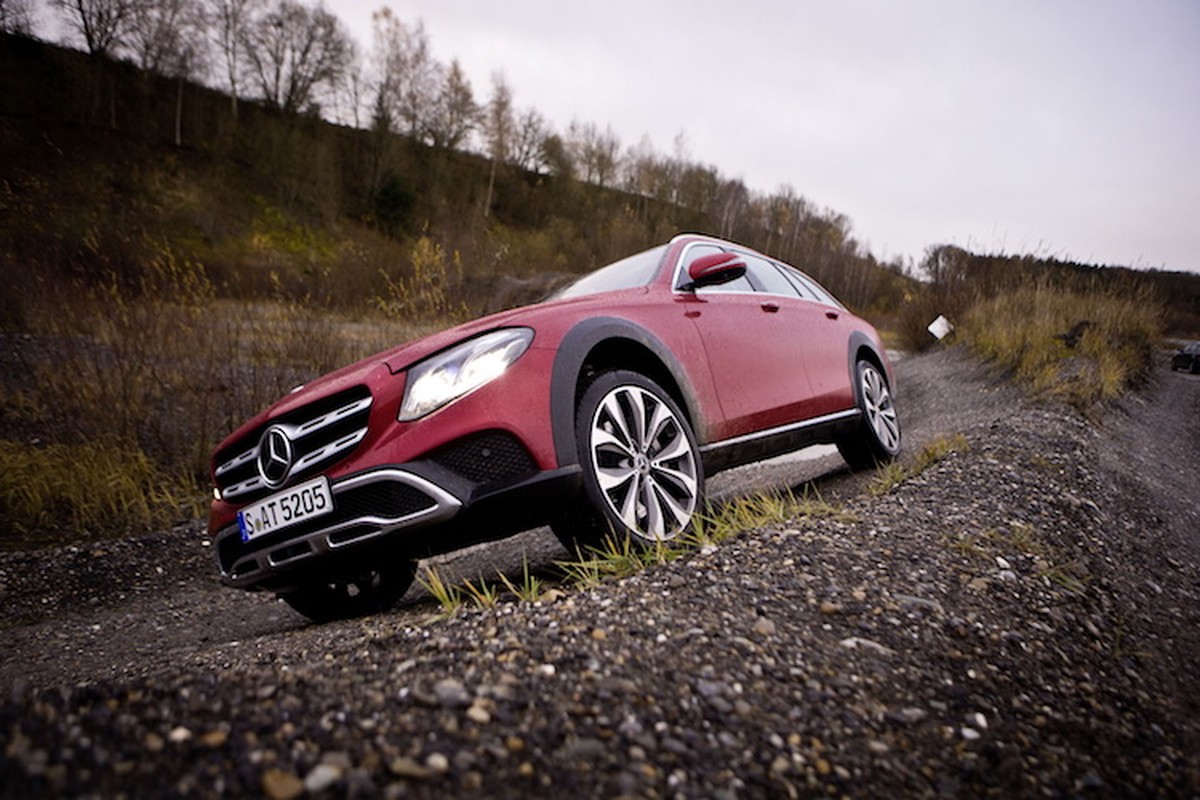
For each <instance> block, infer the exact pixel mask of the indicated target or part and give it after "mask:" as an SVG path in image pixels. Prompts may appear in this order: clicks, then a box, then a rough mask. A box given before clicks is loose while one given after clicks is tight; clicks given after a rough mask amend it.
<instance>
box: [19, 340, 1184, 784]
mask: <svg viewBox="0 0 1200 800" xmlns="http://www.w3.org/2000/svg"><path fill="white" fill-rule="evenodd" d="M897 373H898V379H897V383H898V395H899V400H900V402H901V404H902V405H901V413H902V421H903V423H904V425H905V429H906V443H905V459H906V460H911V459H912V458H913V457H914V456H915V455H916V454H917V453H919V452H920V450H921V449H922V447H923V446H924V445H925V444H927V443H929V442H931V441H933V440H935V439H937V438H939V437H948V436H955V435H958V434H961V435H963V436H964V437H965V439H966V441H967V443H968V447H967V448H966V449H964V450H960V451H958V452H955V453H953V454H951V455H950V456H948V457H946V458H945V459H943V460H941V461H939V462H937V463H935V464H934V465H933V466H932V467H930V468H928V469H926V470H925V471H923V472H921V473H919V474H916V475H915V476H913V477H910V478H909V479H908V480H906V481H904V482H903V483H901V484H900V485H898V486H896V487H895V488H893V489H892V490H891V491H890V492H888V493H886V494H883V495H881V496H873V495H871V494H870V493H869V492H868V491H867V483H868V480H869V478H870V476H868V475H853V474H850V473H848V472H846V470H845V468H844V466H843V465H842V463H841V461H840V459H839V458H838V457H837V456H836V455H832V454H828V453H825V454H823V455H818V457H816V458H805V459H796V458H790V459H780V460H776V461H773V462H770V463H768V464H765V465H758V466H755V467H751V468H747V469H743V470H738V471H734V472H731V473H727V474H724V475H722V476H720V477H719V478H718V479H716V480H714V481H713V482H712V485H711V487H710V488H711V489H712V490H713V492H714V493H715V494H717V495H719V496H723V497H729V496H736V495H737V494H739V493H742V492H746V491H750V490H754V489H759V488H769V487H781V486H786V487H794V488H797V489H799V490H802V491H803V490H807V491H810V492H813V491H816V492H819V493H820V495H821V497H822V498H824V499H825V500H827V501H830V502H831V503H833V504H834V505H836V506H837V508H838V509H839V510H840V513H839V514H838V515H837V516H835V517H832V518H822V519H795V520H792V521H790V522H788V523H787V524H783V525H778V526H773V527H770V528H765V529H759V530H752V531H747V532H745V533H743V534H741V535H739V536H737V537H735V538H733V539H730V540H727V541H725V542H723V543H722V544H720V545H719V546H717V547H709V548H705V549H703V550H701V551H698V552H694V553H692V554H690V555H688V556H685V557H683V558H681V559H679V560H677V561H674V562H672V563H670V564H667V565H663V566H657V567H653V568H651V569H649V570H647V571H645V572H643V573H641V574H638V575H635V576H633V577H630V578H626V579H623V580H620V581H610V582H606V583H603V584H601V585H600V586H598V587H596V588H591V589H580V588H573V589H567V590H565V591H561V592H554V593H552V594H550V595H547V596H546V597H544V599H543V600H542V601H540V602H537V603H519V602H516V601H505V602H502V603H501V604H500V605H499V606H497V607H496V608H493V609H490V610H468V611H464V612H462V613H460V614H459V615H457V616H455V617H453V618H451V619H436V618H435V617H436V614H437V611H438V609H437V607H436V606H435V605H433V604H432V603H431V602H430V601H429V599H428V598H427V597H424V596H423V595H422V594H421V593H420V592H419V591H416V590H414V592H413V593H412V594H410V596H409V597H408V598H406V601H405V602H404V603H403V604H402V605H401V607H400V608H399V609H397V610H396V611H394V612H392V613H389V614H384V615H379V616H374V617H369V618H365V619H361V620H356V621H351V622H344V623H333V624H327V625H309V624H307V623H306V622H305V621H304V620H303V619H301V618H300V617H298V616H296V615H295V614H293V613H292V612H291V611H290V610H288V609H287V607H286V606H283V605H282V604H280V603H278V602H276V601H274V600H273V599H272V598H270V597H265V596H259V595H247V594H242V593H239V592H235V591H233V590H227V589H223V588H221V587H220V586H218V585H217V583H216V582H215V579H214V577H213V572H214V570H213V567H212V565H211V558H210V552H209V550H208V547H207V544H206V542H205V541H204V535H203V530H202V528H200V527H199V526H198V525H197V524H188V525H183V526H180V527H179V528H178V529H176V530H173V531H169V532H163V533H160V534H156V535H153V536H148V537H142V538H138V539H131V540H124V541H118V542H108V543H102V544H92V545H87V546H81V547H75V548H65V549H62V550H56V551H40V552H36V553H20V554H7V555H3V556H0V603H2V604H3V607H4V608H5V616H4V619H3V621H2V622H0V637H2V641H3V643H4V645H3V649H2V650H0V796H3V797H43V796H45V797H49V796H55V797H62V796H93V795H94V796H103V797H119V796H129V797H145V796H157V795H180V796H201V797H207V796H216V795H233V796H266V797H270V798H292V797H299V796H303V795H306V794H309V795H322V794H324V795H327V796H367V797H379V796H382V797H445V796H464V797H465V796H480V797H484V796H486V797H527V796H549V795H554V796H605V797H611V796H626V797H663V796H671V797H723V798H734V797H763V796H772V797H775V796H777V797H795V796H800V795H825V794H828V795H836V796H847V795H848V796H863V795H869V796H893V795H905V796H909V795H939V796H940V795H949V796H979V795H991V796H1003V797H1011V796H1016V795H1020V796H1028V795H1042V794H1045V795H1049V796H1062V795H1071V796H1075V795H1079V796H1097V797H1128V796H1160V797H1162V796H1167V797H1196V796H1197V795H1198V794H1200V692H1197V691H1196V688H1195V683H1196V672H1195V666H1194V665H1195V664H1196V663H1197V661H1198V660H1200V636H1198V633H1197V632H1198V631H1200V625H1198V623H1200V541H1198V539H1200V503H1198V502H1197V495H1196V486H1197V476H1198V475H1200V469H1198V466H1200V378H1196V377H1191V376H1185V375H1177V374H1174V373H1171V372H1169V371H1167V370H1166V369H1165V368H1164V369H1162V370H1161V371H1160V373H1159V374H1158V375H1156V376H1155V378H1154V380H1153V381H1152V384H1151V385H1150V386H1149V387H1148V388H1147V389H1146V390H1145V391H1144V392H1142V393H1139V394H1138V395H1135V396H1133V397H1130V398H1129V399H1127V400H1126V401H1124V402H1123V403H1121V404H1120V405H1119V406H1116V407H1113V408H1109V409H1105V410H1103V411H1102V412H1099V413H1097V414H1096V415H1095V418H1094V419H1091V420H1084V419H1082V418H1080V417H1079V416H1078V415H1077V414H1075V413H1074V412H1071V411H1069V410H1066V409H1063V408H1059V407H1057V406H1048V405H1044V404H1038V403H1033V402H1030V401H1028V400H1026V399H1025V398H1024V397H1023V396H1022V395H1021V394H1020V393H1019V392H1018V391H1017V390H1015V389H1014V388H1012V387H1011V386H1009V385H1007V384H1005V383H1003V382H1002V381H1000V380H999V379H997V378H996V377H995V376H993V375H991V374H990V373H989V372H988V371H987V370H986V369H985V368H983V367H981V366H979V365H978V364H976V363H975V362H973V361H972V360H970V359H969V358H967V357H966V356H964V355H963V354H961V353H960V352H958V351H956V350H945V351H940V352H937V353H934V354H931V355H925V356H920V357H914V358H908V359H904V360H902V361H901V362H900V363H899V364H898V366H897ZM523 555H524V556H527V557H528V558H529V559H530V560H531V562H532V563H534V564H535V565H539V564H541V565H546V564H550V563H552V562H553V561H554V560H555V559H558V558H561V557H562V556H563V555H564V554H563V553H562V551H561V550H559V549H558V546H557V545H556V544H555V542H554V540H553V538H552V537H550V536H549V535H548V534H547V533H546V532H544V531H534V532H530V533H526V534H523V535H522V536H520V537H517V538H515V539H510V540H508V541H507V542H504V543H500V544H499V545H490V546H487V547H481V548H474V549H472V550H471V551H468V552H465V553H461V554H456V555H455V556H453V557H450V558H447V559H443V560H442V561H441V563H440V569H442V570H443V571H444V572H445V573H446V574H448V575H450V576H452V577H453V576H458V577H475V576H476V575H478V574H480V573H482V574H483V575H485V576H488V575H490V574H493V573H494V571H495V570H497V569H502V570H507V571H514V570H516V569H518V568H519V565H520V563H521V559H522V557H523Z"/></svg>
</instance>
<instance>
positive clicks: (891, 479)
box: [867, 433, 971, 497]
mask: <svg viewBox="0 0 1200 800" xmlns="http://www.w3.org/2000/svg"><path fill="white" fill-rule="evenodd" d="M970 448H971V443H970V442H969V441H967V437H966V436H963V435H962V434H961V433H956V434H955V435H954V436H939V437H937V438H936V439H934V440H933V441H931V442H929V443H928V444H927V445H925V446H924V447H922V448H921V451H920V452H919V453H917V455H916V458H914V459H913V460H912V461H911V462H901V461H892V462H890V463H887V464H884V465H882V466H880V467H879V468H878V469H877V470H876V472H875V477H873V478H872V479H871V482H870V483H869V484H867V491H868V492H869V493H870V494H871V495H872V496H873V497H879V496H881V495H885V494H887V493H888V492H890V491H892V490H893V489H895V488H896V487H897V486H899V485H900V484H902V483H904V482H905V481H906V480H908V479H909V478H912V477H914V476H916V475H920V474H921V473H922V472H924V471H925V470H927V469H929V468H930V467H931V466H933V465H934V464H936V463H938V462H939V461H942V460H944V459H946V458H947V457H949V456H950V455H952V454H953V453H962V452H966V451H967V450H969V449H970Z"/></svg>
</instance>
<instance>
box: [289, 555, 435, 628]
mask: <svg viewBox="0 0 1200 800" xmlns="http://www.w3.org/2000/svg"><path fill="white" fill-rule="evenodd" d="M416 575H417V562H416V561H413V560H411V559H403V560H401V561H399V562H397V563H395V564H389V565H386V566H380V567H377V568H374V569H366V570H364V571H363V572H361V573H359V574H357V575H355V576H353V577H351V578H348V579H338V580H331V581H329V582H326V583H313V584H309V585H307V586H302V587H300V588H298V589H292V590H290V591H287V592H280V594H279V597H280V599H281V600H283V601H284V602H285V603H287V604H288V605H289V606H291V607H292V608H293V609H294V610H296V611H298V612H299V613H301V614H303V615H304V616H306V617H308V618H309V619H311V620H312V621H313V622H328V621H330V620H335V619H350V618H352V617H361V616H364V615H366V614H377V613H380V612H383V611H390V610H391V609H392V608H394V607H395V605H396V603H398V602H400V598H401V597H403V596H404V593H405V592H407V591H408V589H409V587H410V586H412V584H413V580H414V579H415V578H416Z"/></svg>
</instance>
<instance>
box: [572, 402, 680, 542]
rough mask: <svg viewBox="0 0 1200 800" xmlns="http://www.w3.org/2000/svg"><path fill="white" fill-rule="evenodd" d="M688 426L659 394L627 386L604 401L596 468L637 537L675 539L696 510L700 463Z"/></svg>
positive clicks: (593, 429) (594, 426)
mask: <svg viewBox="0 0 1200 800" xmlns="http://www.w3.org/2000/svg"><path fill="white" fill-rule="evenodd" d="M685 425H686V423H685V422H684V421H682V420H681V419H680V418H679V416H678V415H677V414H676V412H675V411H674V410H672V408H671V407H670V406H669V405H668V404H667V403H666V402H665V401H664V400H663V399H662V398H660V397H659V396H657V395H656V394H655V393H654V392H652V391H650V390H648V389H646V388H643V387H641V386H634V385H621V386H617V387H616V388H614V389H612V390H611V391H609V392H608V393H607V394H605V395H604V397H603V398H602V399H601V400H600V402H599V404H598V405H597V407H596V410H595V413H594V414H593V415H592V420H591V425H590V436H589V444H588V447H589V451H590V456H591V466H592V469H593V471H594V474H595V477H596V481H597V483H598V484H599V488H600V492H601V494H602V495H603V497H604V500H605V502H606V503H607V505H608V507H609V510H610V511H611V512H612V513H613V514H614V515H615V516H616V518H617V519H619V520H620V521H621V523H622V524H623V525H624V526H625V527H626V528H627V529H628V530H629V531H630V532H632V533H633V534H635V535H636V536H638V537H641V538H644V539H648V540H651V541H662V540H666V539H670V538H672V537H674V536H675V535H676V534H678V533H679V532H680V531H681V530H683V529H684V528H686V527H687V525H688V523H689V522H690V521H691V518H692V514H693V513H694V512H695V510H696V506H697V502H698V498H699V493H700V488H699V486H700V483H699V480H698V470H699V464H698V459H697V454H696V452H695V450H694V445H693V444H692V442H691V440H690V438H689V436H688V434H687V431H686V429H685V427H684V426H685Z"/></svg>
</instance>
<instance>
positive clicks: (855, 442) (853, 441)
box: [837, 359, 900, 470]
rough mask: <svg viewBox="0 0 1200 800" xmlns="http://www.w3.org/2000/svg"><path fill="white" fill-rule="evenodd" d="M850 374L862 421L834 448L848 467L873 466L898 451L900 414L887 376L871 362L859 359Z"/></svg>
mask: <svg viewBox="0 0 1200 800" xmlns="http://www.w3.org/2000/svg"><path fill="white" fill-rule="evenodd" d="M854 374H855V377H856V383H855V386H854V393H855V395H856V396H857V398H858V408H859V410H860V411H862V421H861V423H860V424H859V426H858V428H857V430H855V432H854V433H853V434H851V435H850V436H849V437H847V438H845V439H843V440H841V441H839V442H838V443H837V448H838V452H840V453H841V454H842V458H844V459H845V460H846V463H847V464H849V465H850V468H851V469H853V470H861V469H873V468H874V467H876V466H878V465H880V464H885V463H887V462H888V461H891V460H892V459H893V458H895V457H896V455H897V454H899V452H900V417H899V416H898V415H897V413H896V405H895V403H894V402H893V400H892V390H891V387H889V386H888V382H887V377H886V376H885V375H884V373H883V372H882V371H881V370H880V369H879V368H878V367H877V366H875V364H874V363H872V362H870V361H867V360H865V359H863V360H860V361H859V362H858V364H857V365H855V370H854Z"/></svg>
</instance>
